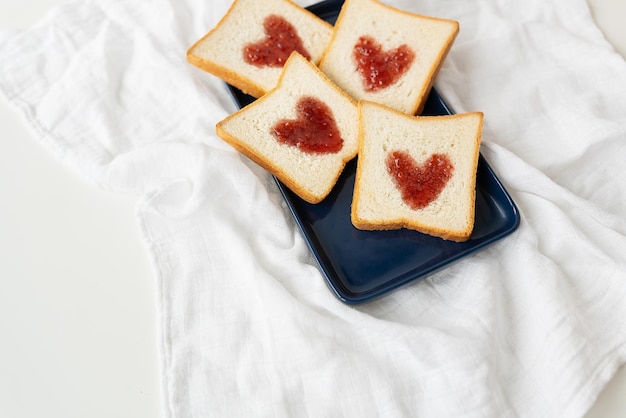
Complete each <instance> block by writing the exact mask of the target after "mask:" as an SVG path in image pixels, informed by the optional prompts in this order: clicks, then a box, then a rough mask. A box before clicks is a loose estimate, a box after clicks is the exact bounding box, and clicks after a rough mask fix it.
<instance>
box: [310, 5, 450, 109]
mask: <svg viewBox="0 0 626 418" xmlns="http://www.w3.org/2000/svg"><path fill="white" fill-rule="evenodd" d="M458 31H459V23H458V22H456V21H454V20H447V19H440V18H434V17H427V16H422V15H418V14H414V13H409V12H406V11H403V10H400V9H396V8H393V7H390V6H388V5H385V4H383V3H381V2H380V1H378V0H346V2H345V3H344V5H343V7H342V9H341V11H340V13H339V17H338V18H337V22H336V23H335V28H334V32H333V36H332V39H331V40H330V43H329V45H328V48H327V49H326V51H325V52H324V55H323V57H322V59H321V61H320V64H319V67H320V69H321V70H322V71H323V72H324V73H326V75H328V77H330V79H331V80H333V81H334V82H335V83H336V84H337V85H338V86H339V87H341V88H343V89H344V90H345V91H346V92H347V93H348V94H349V95H351V96H352V97H353V98H354V99H356V100H362V99H363V100H368V101H373V102H377V103H380V104H384V105H386V106H389V107H391V108H394V109H397V110H399V111H401V112H404V113H408V114H411V115H414V114H417V113H419V112H420V111H421V110H422V108H423V106H424V103H425V101H426V98H427V97H428V93H429V91H430V89H431V87H432V85H433V82H434V80H435V77H436V75H437V73H438V72H439V68H440V66H441V64H442V62H443V60H444V58H445V56H446V55H447V54H448V51H449V49H450V47H451V46H452V43H453V41H454V39H455V38H456V35H457V33H458Z"/></svg>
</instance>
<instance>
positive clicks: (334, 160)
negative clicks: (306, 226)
mask: <svg viewBox="0 0 626 418" xmlns="http://www.w3.org/2000/svg"><path fill="white" fill-rule="evenodd" d="M357 120H358V108H357V104H356V102H355V101H354V100H353V99H352V98H350V97H349V96H348V95H346V94H345V92H343V91H342V90H341V89H339V88H338V87H337V86H336V85H335V84H333V83H332V82H331V81H330V80H329V79H328V78H327V77H326V76H325V75H324V74H323V73H322V72H321V71H320V70H319V69H318V68H317V67H316V66H315V65H314V64H313V63H311V62H310V61H308V60H307V59H306V58H304V57H303V56H302V55H300V54H298V53H297V52H294V53H292V55H291V56H290V58H289V59H288V60H287V63H286V64H285V66H284V69H283V73H282V74H281V76H280V78H279V81H278V85H277V86H276V87H275V88H274V89H273V90H271V91H270V92H268V93H267V94H266V95H264V96H262V97H261V98H260V99H257V100H256V101H255V102H253V103H251V104H249V105H248V106H246V107H244V108H242V109H241V110H239V111H237V112H235V113H233V114H232V115H230V116H228V117H226V118H225V119H224V120H222V121H221V122H219V123H218V124H217V126H216V132H217V135H218V136H219V137H220V138H222V139H223V140H224V141H226V142H228V143H229V144H231V145H232V146H233V147H234V148H236V149H237V150H239V151H240V152H242V153H243V154H245V155H246V156H248V157H249V158H250V159H251V160H253V161H255V162H256V163H257V164H259V165H261V166H262V167H264V168H265V169H266V170H268V171H269V172H270V173H272V174H273V175H274V176H276V177H277V178H278V179H279V180H280V181H281V182H283V183H284V184H285V185H286V186H287V187H289V188H290V189H291V190H292V191H293V192H294V193H295V194H297V195H298V196H299V197H301V198H302V199H303V200H305V201H307V202H309V203H319V202H320V201H322V200H323V199H324V198H325V197H326V196H327V195H328V194H329V193H330V191H331V190H332V188H333V186H334V185H335V183H336V182H337V179H338V178H339V175H340V174H341V172H342V171H343V169H344V167H345V165H346V163H347V162H348V161H350V160H351V159H353V158H354V157H355V156H356V153H357V146H358V142H357V131H358V125H357Z"/></svg>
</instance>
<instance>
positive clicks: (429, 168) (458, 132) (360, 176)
mask: <svg viewBox="0 0 626 418" xmlns="http://www.w3.org/2000/svg"><path fill="white" fill-rule="evenodd" d="M482 125H483V114H482V113H481V112H470V113H463V114H457V115H450V116H410V115H407V114H404V113H402V112H399V111H397V110H393V109H390V108H388V107H386V106H382V105H380V104H376V103H372V102H367V101H362V102H359V158H358V162H357V171H356V180H355V185H354V195H353V201H352V210H351V219H352V223H353V224H354V226H355V227H356V228H358V229H364V230H390V229H400V228H407V229H413V230H416V231H420V232H422V233H425V234H429V235H433V236H437V237H440V238H443V239H446V240H452V241H466V240H467V239H469V237H470V235H471V233H472V230H473V228H474V218H475V215H474V207H475V201H476V170H477V165H478V156H479V149H480V142H481V135H482Z"/></svg>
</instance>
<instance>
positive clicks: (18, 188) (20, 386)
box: [0, 0, 626, 418]
mask: <svg viewBox="0 0 626 418" xmlns="http://www.w3.org/2000/svg"><path fill="white" fill-rule="evenodd" d="M61 2H62V0H0V28H3V29H4V28H20V27H28V26H29V25H31V24H33V23H35V22H36V21H37V20H39V19H40V18H41V17H42V16H43V15H44V14H45V13H46V12H47V11H48V10H49V9H51V8H53V7H54V6H56V5H58V4H60V3H61ZM589 3H590V5H591V7H592V10H593V13H594V16H595V18H596V20H597V22H598V24H599V26H600V27H601V29H602V30H603V32H604V33H605V35H606V36H607V38H608V39H609V41H611V42H612V43H613V45H614V46H615V47H616V49H617V50H618V51H620V53H621V54H622V55H623V56H625V57H626V25H624V24H623V20H624V19H625V18H626V2H625V1H623V0H589ZM0 65H1V63H0ZM0 126H2V129H1V131H0V195H1V196H2V201H3V202H10V204H6V203H5V204H0V336H1V340H0V417H3V418H4V417H7V418H9V417H11V418H26V417H28V418H33V417H47V418H70V417H77V418H78V417H90V418H100V417H102V418H105V417H106V418H112V417H134V418H144V417H146V418H147V417H151V418H159V417H161V416H162V413H161V402H162V401H161V392H160V381H159V369H158V368H159V362H158V352H157V333H156V324H157V315H158V312H157V308H156V303H155V302H156V290H155V280H154V278H153V276H152V271H151V267H150V264H149V261H148V256H147V253H146V251H145V249H144V248H143V245H142V243H141V241H140V237H139V231H138V227H137V224H136V222H135V217H134V206H135V204H136V201H137V198H136V197H135V196H124V195H118V194H112V193H107V192H103V191H101V190H99V189H98V188H97V187H95V186H92V185H90V184H87V183H85V182H83V181H82V180H81V179H80V178H79V177H78V175H76V174H75V173H74V172H71V171H70V170H69V169H68V168H66V167H65V166H63V165H62V164H61V163H59V161H58V160H57V159H55V158H54V157H53V156H52V154H51V153H50V152H49V151H48V150H47V149H46V148H45V147H44V146H43V145H42V144H41V143H40V142H39V141H38V139H37V138H36V137H35V136H34V134H33V132H32V131H31V129H30V128H29V127H28V126H27V125H26V123H25V122H24V121H23V120H22V118H21V116H20V115H19V114H18V113H17V111H16V110H15V109H14V108H13V107H12V106H11V105H10V104H9V103H8V102H7V100H6V99H5V98H4V97H3V96H0ZM624 394H626V368H622V369H621V370H620V371H619V372H618V373H617V375H616V376H615V377H614V378H613V380H612V381H611V382H610V384H609V385H608V386H607V387H606V389H605V390H604V391H603V392H602V394H601V395H600V397H599V398H598V400H597V402H596V404H595V405H594V407H593V408H592V409H591V411H589V413H588V414H587V415H586V418H613V417H626V396H624Z"/></svg>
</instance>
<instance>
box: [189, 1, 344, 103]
mask: <svg viewBox="0 0 626 418" xmlns="http://www.w3.org/2000/svg"><path fill="white" fill-rule="evenodd" d="M272 16H274V17H276V16H278V17H279V18H281V19H284V21H283V22H282V23H283V24H285V22H286V24H287V25H290V26H291V29H293V30H294V31H295V34H296V36H297V37H298V38H300V40H301V45H302V46H303V48H304V51H301V53H302V54H303V55H304V56H307V54H308V58H309V59H311V61H313V62H314V63H316V64H317V63H318V62H319V60H320V59H321V56H322V54H323V52H324V49H325V48H326V46H327V44H328V41H329V40H330V37H331V36H332V25H330V24H329V23H327V22H325V21H323V20H322V19H320V18H318V17H317V16H315V15H314V14H313V13H311V12H309V11H308V10H306V9H305V8H303V7H301V6H299V5H297V4H295V3H293V2H292V1H290V0H235V1H234V3H233V4H232V5H231V7H230V9H229V10H228V12H227V13H226V14H225V15H224V17H223V18H222V19H221V20H220V22H219V23H218V24H217V25H216V26H215V27H214V28H213V29H212V30H211V31H210V32H208V33H207V34H206V35H205V36H203V37H202V38H201V39H199V40H198V41H197V42H196V43H195V44H194V45H192V46H191V48H189V50H188V51H187V61H188V62H190V63H191V64H193V65H195V66H196V67H198V68H200V69H202V70H204V71H207V72H209V73H211V74H213V75H215V76H217V77H219V78H221V79H222V80H224V81H226V82H227V83H229V84H231V85H233V86H235V87H237V88H239V89H240V90H241V91H243V92H244V93H247V94H250V95H251V96H254V97H260V96H262V95H263V94H265V93H266V92H268V91H269V90H270V89H272V88H273V87H274V86H275V85H276V82H277V81H278V77H279V76H280V73H281V70H282V65H278V66H266V65H261V66H257V65H254V64H250V63H248V62H246V57H245V55H246V54H247V53H249V52H250V50H248V51H246V48H247V47H248V46H250V45H252V44H255V43H257V42H263V41H264V40H266V39H267V37H266V35H267V32H266V27H265V24H267V23H269V24H270V26H273V27H278V30H279V32H280V24H281V22H280V21H278V22H277V23H278V24H277V25H272V23H271V20H267V19H268V18H269V19H272ZM270 30H271V29H270ZM281 33H282V32H281ZM281 33H278V34H274V35H272V40H271V41H270V45H265V46H262V47H260V53H264V52H267V48H269V49H270V50H271V51H273V52H274V53H276V52H277V49H279V47H277V45H278V43H281V42H282V43H281V45H280V47H283V48H284V50H283V51H282V55H283V56H284V61H286V60H287V58H288V57H289V55H290V54H291V52H292V49H291V48H290V47H289V46H288V45H289V44H288V42H285V41H284V38H283V39H279V38H281ZM287 38H289V37H287ZM283 64H284V62H283Z"/></svg>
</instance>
